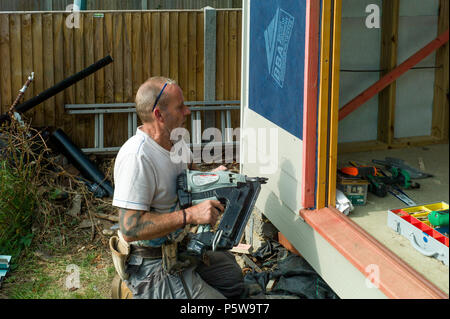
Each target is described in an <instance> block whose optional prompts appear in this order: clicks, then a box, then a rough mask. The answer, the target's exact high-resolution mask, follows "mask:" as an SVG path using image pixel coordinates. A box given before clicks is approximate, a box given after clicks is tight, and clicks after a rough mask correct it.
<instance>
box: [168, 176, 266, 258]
mask: <svg viewBox="0 0 450 319" xmlns="http://www.w3.org/2000/svg"><path fill="white" fill-rule="evenodd" d="M266 182H267V178H264V177H247V176H245V175H241V174H236V173H232V172H228V171H217V172H201V171H191V170H188V169H187V170H185V171H184V172H183V173H182V174H180V175H179V176H178V178H177V194H178V200H179V203H180V207H181V208H187V207H190V206H193V205H196V204H199V203H201V202H203V201H205V200H218V201H220V202H221V203H222V204H223V205H224V206H225V211H224V213H223V216H222V219H221V221H220V223H219V227H218V229H217V230H216V231H215V232H214V231H211V229H210V227H209V226H203V227H199V231H198V232H197V233H196V234H195V235H194V236H193V237H192V238H191V239H190V241H189V243H188V245H187V253H189V254H191V255H197V256H200V255H202V254H203V253H204V252H205V251H207V250H213V251H215V250H227V249H231V248H233V247H234V246H236V245H238V244H239V241H240V239H241V236H242V233H243V231H244V228H245V225H246V224H247V221H248V219H249V217H250V214H251V213H252V211H253V207H254V206H255V202H256V200H257V198H258V195H259V192H260V190H261V184H265V183H266Z"/></svg>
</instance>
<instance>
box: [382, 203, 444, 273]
mask: <svg viewBox="0 0 450 319" xmlns="http://www.w3.org/2000/svg"><path fill="white" fill-rule="evenodd" d="M448 208H449V206H448V204H447V203H444V202H440V203H434V204H429V205H421V206H415V207H407V208H400V209H393V210H389V211H388V220H387V224H388V226H389V227H390V228H392V229H393V230H394V231H396V232H397V233H399V234H400V235H402V236H404V237H406V238H407V239H408V240H409V241H410V243H411V245H412V246H413V247H414V248H415V249H416V250H418V251H419V252H420V253H421V254H423V255H425V256H428V257H434V258H436V259H438V260H440V261H442V262H443V263H444V264H445V265H447V266H448V216H446V218H447V219H446V220H447V222H446V224H447V225H442V226H441V225H433V224H432V223H431V222H430V220H433V219H429V217H430V216H431V215H432V214H436V213H439V212H443V211H445V210H446V211H447V213H446V214H448Z"/></svg>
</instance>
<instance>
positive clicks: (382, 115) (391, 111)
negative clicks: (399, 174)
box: [338, 0, 449, 154]
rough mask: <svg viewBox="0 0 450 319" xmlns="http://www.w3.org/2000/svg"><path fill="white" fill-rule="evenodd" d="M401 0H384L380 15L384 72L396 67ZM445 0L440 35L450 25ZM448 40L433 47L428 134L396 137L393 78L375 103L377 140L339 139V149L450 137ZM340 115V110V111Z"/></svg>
mask: <svg viewBox="0 0 450 319" xmlns="http://www.w3.org/2000/svg"><path fill="white" fill-rule="evenodd" d="M400 1H401V0H389V1H386V0H385V1H383V9H382V12H385V13H386V14H384V15H383V17H382V34H381V59H380V68H381V69H385V70H386V71H385V72H384V73H382V74H381V77H383V76H385V75H386V73H389V72H390V71H392V70H394V69H395V68H396V67H397V61H396V60H397V51H398V44H397V42H398V41H397V40H398V22H399V2H400ZM448 10H449V3H448V0H440V1H439V16H438V29H437V30H436V31H437V32H436V33H437V35H438V36H440V35H442V34H444V32H445V31H446V30H447V31H448V28H449V23H448V19H449V17H448ZM448 50H449V43H448V40H447V41H446V43H445V44H444V45H442V46H440V47H439V48H438V49H437V51H436V65H437V66H438V67H437V68H436V71H435V85H434V101H433V117H432V128H431V135H429V136H415V137H404V138H395V136H394V121H395V102H396V100H395V94H396V82H395V81H393V82H392V83H391V84H390V85H389V86H387V87H386V88H384V89H383V90H382V91H381V92H379V95H378V97H379V107H378V133H377V140H372V141H361V142H346V143H339V145H338V153H339V154H343V153H350V152H365V151H373V150H383V149H392V148H405V147H411V146H423V145H430V144H443V143H448V141H449V101H448V92H449V84H448V78H449V70H448V60H449V51H448ZM341 115H342V114H341Z"/></svg>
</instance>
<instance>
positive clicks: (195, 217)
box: [186, 200, 224, 227]
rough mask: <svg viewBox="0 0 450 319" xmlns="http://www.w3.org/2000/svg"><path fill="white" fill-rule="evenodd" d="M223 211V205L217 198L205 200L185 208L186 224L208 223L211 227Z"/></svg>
mask: <svg viewBox="0 0 450 319" xmlns="http://www.w3.org/2000/svg"><path fill="white" fill-rule="evenodd" d="M223 211H224V207H223V205H222V204H221V203H220V202H219V201H218V200H205V201H204V202H201V203H200V204H197V205H195V206H191V207H189V208H186V219H187V223H188V224H197V225H203V224H210V225H211V227H214V225H215V224H216V222H217V219H218V218H219V214H220V213H221V212H223Z"/></svg>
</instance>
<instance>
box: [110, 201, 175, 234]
mask: <svg viewBox="0 0 450 319" xmlns="http://www.w3.org/2000/svg"><path fill="white" fill-rule="evenodd" d="M182 225H183V215H182V212H175V213H171V214H157V213H151V212H145V211H136V210H127V209H123V208H120V209H119V228H120V232H121V233H122V235H123V237H124V239H125V240H126V241H136V240H151V239H155V238H158V237H162V236H165V235H167V234H169V233H171V232H173V231H175V230H177V229H178V228H180V227H181V226H182Z"/></svg>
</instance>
